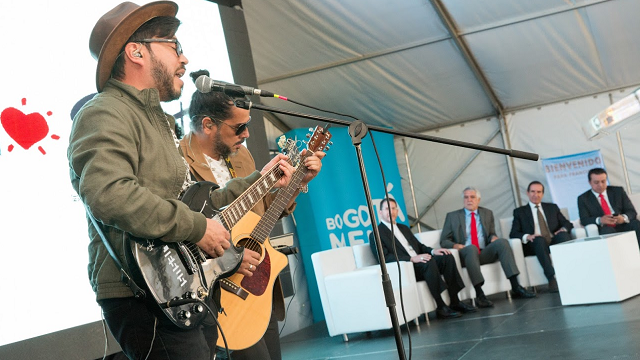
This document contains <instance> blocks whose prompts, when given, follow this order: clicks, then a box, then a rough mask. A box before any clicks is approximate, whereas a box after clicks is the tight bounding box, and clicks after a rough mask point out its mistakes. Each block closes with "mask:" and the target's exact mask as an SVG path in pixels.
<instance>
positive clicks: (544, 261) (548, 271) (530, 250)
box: [522, 231, 571, 280]
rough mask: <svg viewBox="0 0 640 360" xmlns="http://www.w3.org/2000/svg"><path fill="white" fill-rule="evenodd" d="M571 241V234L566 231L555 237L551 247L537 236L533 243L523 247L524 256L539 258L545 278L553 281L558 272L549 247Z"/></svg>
mask: <svg viewBox="0 0 640 360" xmlns="http://www.w3.org/2000/svg"><path fill="white" fill-rule="evenodd" d="M569 240H571V236H569V233H568V232H566V231H561V232H559V233H558V234H557V235H555V236H554V237H553V238H552V239H551V244H549V245H547V241H546V240H545V238H543V237H542V236H537V237H535V238H534V239H533V241H530V242H528V243H526V244H524V245H522V250H523V252H524V256H533V255H535V256H536V257H537V258H538V261H539V262H540V265H541V266H542V269H543V270H544V276H546V277H547V279H549V280H551V279H552V278H553V277H554V276H555V274H556V271H555V270H554V269H553V264H552V263H551V257H550V256H549V253H550V250H549V246H550V245H555V244H560V243H562V242H565V241H569Z"/></svg>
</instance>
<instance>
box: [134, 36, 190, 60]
mask: <svg viewBox="0 0 640 360" xmlns="http://www.w3.org/2000/svg"><path fill="white" fill-rule="evenodd" d="M131 42H134V43H146V44H148V43H154V42H155V43H173V44H176V48H175V49H174V50H175V51H176V54H177V55H178V57H180V56H181V55H182V45H180V42H179V41H178V39H141V40H132V41H131Z"/></svg>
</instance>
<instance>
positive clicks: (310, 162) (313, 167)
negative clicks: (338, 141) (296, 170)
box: [300, 149, 327, 186]
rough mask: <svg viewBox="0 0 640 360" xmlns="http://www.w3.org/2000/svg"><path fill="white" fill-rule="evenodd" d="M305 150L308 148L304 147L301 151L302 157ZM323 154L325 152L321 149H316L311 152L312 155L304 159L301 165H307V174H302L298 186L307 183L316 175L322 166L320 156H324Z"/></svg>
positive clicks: (305, 152) (304, 154)
mask: <svg viewBox="0 0 640 360" xmlns="http://www.w3.org/2000/svg"><path fill="white" fill-rule="evenodd" d="M307 151H309V150H307V149H304V150H303V151H302V156H303V157H304V156H306V154H307ZM325 155H327V154H325V153H324V152H323V151H316V152H314V153H313V155H311V156H309V157H307V158H305V159H304V163H303V165H304V166H306V167H307V174H306V175H305V176H304V178H302V182H301V183H300V186H305V185H307V184H308V183H309V181H311V180H312V179H313V178H314V177H316V175H318V173H319V172H320V169H321V168H322V158H324V156H325Z"/></svg>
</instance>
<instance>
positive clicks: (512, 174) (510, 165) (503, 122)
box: [498, 112, 522, 236]
mask: <svg viewBox="0 0 640 360" xmlns="http://www.w3.org/2000/svg"><path fill="white" fill-rule="evenodd" d="M498 121H499V122H500V132H501V133H502V141H504V145H505V147H506V148H507V149H511V138H510V137H509V129H508V127H507V118H506V117H505V116H504V113H503V112H500V115H499V118H498ZM506 160H507V169H509V179H511V191H512V192H513V202H514V204H515V207H516V208H517V207H520V206H522V199H521V198H520V191H519V185H518V176H517V174H516V164H515V162H514V161H513V159H506ZM503 236H504V234H503Z"/></svg>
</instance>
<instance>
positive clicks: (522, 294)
mask: <svg viewBox="0 0 640 360" xmlns="http://www.w3.org/2000/svg"><path fill="white" fill-rule="evenodd" d="M511 296H512V297H514V298H523V299H529V298H534V297H536V294H534V293H532V292H531V291H527V289H525V288H523V287H522V286H521V285H518V287H517V288H516V289H515V290H511Z"/></svg>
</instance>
